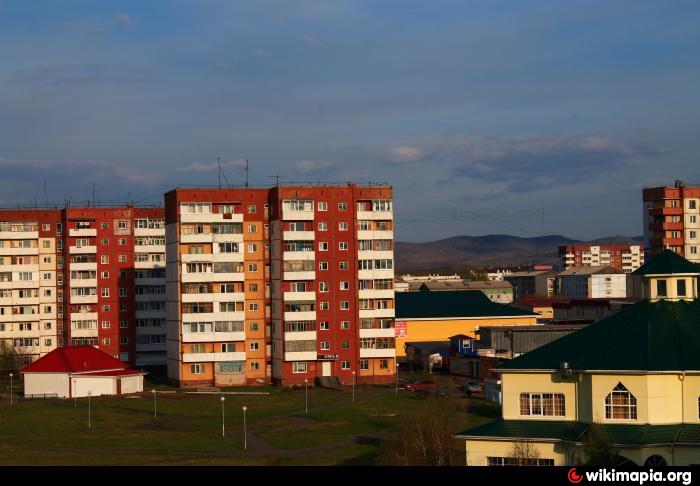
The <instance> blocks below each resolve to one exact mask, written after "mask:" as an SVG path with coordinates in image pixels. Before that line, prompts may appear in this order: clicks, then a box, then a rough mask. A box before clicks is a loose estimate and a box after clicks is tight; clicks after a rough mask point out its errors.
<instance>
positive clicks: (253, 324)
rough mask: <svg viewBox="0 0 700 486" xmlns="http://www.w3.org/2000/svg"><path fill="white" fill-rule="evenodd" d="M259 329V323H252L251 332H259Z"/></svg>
mask: <svg viewBox="0 0 700 486" xmlns="http://www.w3.org/2000/svg"><path fill="white" fill-rule="evenodd" d="M258 329H259V326H258V323H257V322H251V323H250V330H251V331H257V330H258Z"/></svg>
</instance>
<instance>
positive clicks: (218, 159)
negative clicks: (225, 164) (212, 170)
mask: <svg viewBox="0 0 700 486" xmlns="http://www.w3.org/2000/svg"><path fill="white" fill-rule="evenodd" d="M216 166H217V167H218V168H219V189H221V159H220V158H219V157H217V158H216Z"/></svg>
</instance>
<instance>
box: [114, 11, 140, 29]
mask: <svg viewBox="0 0 700 486" xmlns="http://www.w3.org/2000/svg"><path fill="white" fill-rule="evenodd" d="M115 19H116V22H117V24H119V25H121V26H122V27H134V26H136V22H134V20H133V19H132V18H131V17H129V16H128V15H127V14H124V13H122V14H117V15H116V17H115Z"/></svg>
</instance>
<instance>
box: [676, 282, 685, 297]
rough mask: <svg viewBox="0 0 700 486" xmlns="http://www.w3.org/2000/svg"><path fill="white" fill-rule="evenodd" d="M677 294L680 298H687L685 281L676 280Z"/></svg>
mask: <svg viewBox="0 0 700 486" xmlns="http://www.w3.org/2000/svg"><path fill="white" fill-rule="evenodd" d="M676 294H677V295H678V297H685V296H686V289H685V279H679V280H676Z"/></svg>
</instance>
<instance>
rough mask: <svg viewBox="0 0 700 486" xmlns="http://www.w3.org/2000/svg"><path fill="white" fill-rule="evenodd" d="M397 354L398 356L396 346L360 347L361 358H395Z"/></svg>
mask: <svg viewBox="0 0 700 486" xmlns="http://www.w3.org/2000/svg"><path fill="white" fill-rule="evenodd" d="M395 356H396V350H395V349H394V348H388V349H370V348H360V358H394V357H395Z"/></svg>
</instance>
